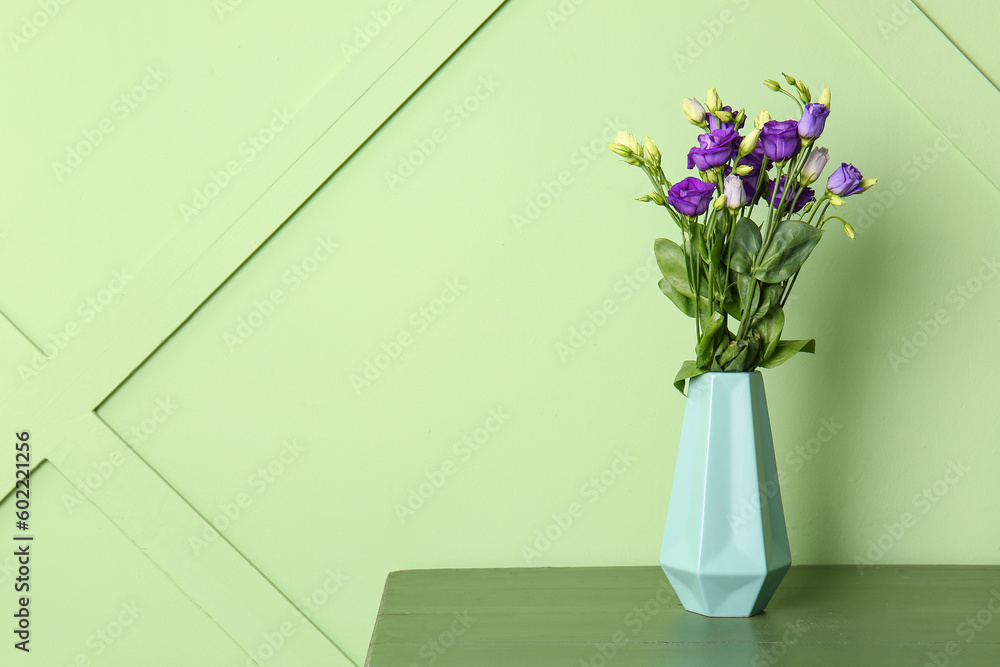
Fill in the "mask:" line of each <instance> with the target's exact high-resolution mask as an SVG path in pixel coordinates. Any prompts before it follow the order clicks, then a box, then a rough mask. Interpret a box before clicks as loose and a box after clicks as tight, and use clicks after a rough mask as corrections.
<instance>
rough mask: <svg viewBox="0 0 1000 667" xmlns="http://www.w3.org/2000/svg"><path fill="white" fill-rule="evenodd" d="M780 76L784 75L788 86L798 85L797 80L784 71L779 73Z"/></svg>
mask: <svg viewBox="0 0 1000 667" xmlns="http://www.w3.org/2000/svg"><path fill="white" fill-rule="evenodd" d="M781 76H783V77H785V81H787V82H788V85H789V86H795V85H798V81H796V80H795V77H794V76H789V75H787V74H785V73H784V72H782V73H781Z"/></svg>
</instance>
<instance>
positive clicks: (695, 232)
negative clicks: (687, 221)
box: [691, 222, 708, 262]
mask: <svg viewBox="0 0 1000 667" xmlns="http://www.w3.org/2000/svg"><path fill="white" fill-rule="evenodd" d="M691 247H693V248H694V249H695V250H696V251H697V252H698V254H699V255H701V258H702V259H704V260H705V261H706V262H707V261H708V248H706V247H705V238H704V227H703V226H702V225H700V224H698V223H697V222H692V223H691Z"/></svg>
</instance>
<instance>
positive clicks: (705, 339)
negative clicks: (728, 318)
mask: <svg viewBox="0 0 1000 667" xmlns="http://www.w3.org/2000/svg"><path fill="white" fill-rule="evenodd" d="M722 322H723V317H722V314H721V313H712V317H710V318H709V319H708V321H707V322H705V328H704V329H703V330H702V332H701V340H700V341H698V349H697V352H698V361H699V363H701V364H706V363H708V360H709V359H711V357H712V351H713V350H714V349H715V335H716V334H717V333H719V330H720V329H721V328H722Z"/></svg>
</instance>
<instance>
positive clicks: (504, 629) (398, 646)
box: [364, 565, 1000, 667]
mask: <svg viewBox="0 0 1000 667" xmlns="http://www.w3.org/2000/svg"><path fill="white" fill-rule="evenodd" d="M364 664H365V667H431V665H433V666H434V667H453V666H457V665H462V666H465V667H497V666H506V665H510V666H511V667H513V666H515V665H516V666H517V667H530V666H535V665H537V666H544V667H560V666H564V667H585V666H590V667H606V666H608V665H620V666H621V667H638V666H640V665H642V666H649V667H653V666H655V667H664V666H666V665H684V666H686V667H696V666H698V665H711V666H712V667H729V666H731V665H749V666H750V667H758V666H760V667H763V666H771V665H782V666H788V667H791V666H794V665H836V666H838V667H842V666H848V665H850V666H855V665H856V666H867V665H873V666H878V667H894V666H896V665H900V666H903V665H905V666H906V667H925V666H926V665H931V666H933V667H945V665H950V666H952V667H962V666H970V667H971V666H976V667H978V666H979V665H982V666H984V667H998V666H1000V566H968V565H962V566H958V565H954V566H952V565H938V566H926V565H886V566H866V567H864V568H863V569H861V570H859V569H858V568H856V567H854V566H850V565H832V566H831V565H796V566H792V568H791V570H790V571H789V572H788V574H787V575H786V576H785V579H784V581H783V582H782V583H781V586H780V587H779V588H778V592H777V593H775V595H774V597H773V598H772V599H771V603H770V604H769V605H768V607H767V609H766V610H765V611H764V612H763V613H761V614H758V615H756V616H753V617H750V618H707V617H704V616H700V615H698V614H694V613H692V612H688V611H685V610H684V608H683V607H682V606H681V604H680V602H679V601H678V600H677V596H676V595H675V594H674V591H673V589H672V588H671V586H670V583H669V581H668V580H667V578H666V576H665V575H664V574H663V571H662V570H660V568H659V567H657V566H650V567H563V568H510V569H454V570H402V571H399V572H392V573H391V574H389V576H388V578H387V580H386V584H385V590H384V592H383V595H382V603H381V606H380V608H379V613H378V619H377V621H376V624H375V630H374V632H373V634H372V640H371V645H370V646H369V650H368V657H367V659H366V660H365V663H364Z"/></svg>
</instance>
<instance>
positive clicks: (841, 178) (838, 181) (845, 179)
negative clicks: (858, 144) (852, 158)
mask: <svg viewBox="0 0 1000 667" xmlns="http://www.w3.org/2000/svg"><path fill="white" fill-rule="evenodd" d="M826 189H827V190H829V191H830V192H832V193H833V194H835V195H840V196H841V197H850V196H851V195H856V194H858V193H859V192H862V191H864V189H865V188H864V186H863V185H861V172H860V171H858V170H857V168H856V167H855V166H854V165H853V164H847V163H846V162H841V163H840V166H839V167H837V171H835V172H833V173H832V174H830V178H829V179H827V181H826Z"/></svg>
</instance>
